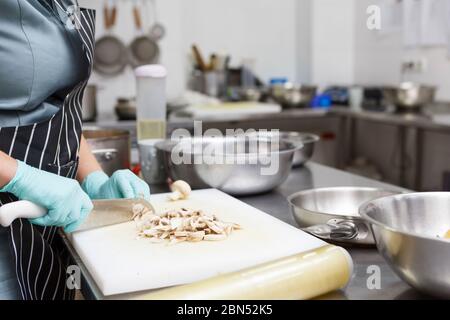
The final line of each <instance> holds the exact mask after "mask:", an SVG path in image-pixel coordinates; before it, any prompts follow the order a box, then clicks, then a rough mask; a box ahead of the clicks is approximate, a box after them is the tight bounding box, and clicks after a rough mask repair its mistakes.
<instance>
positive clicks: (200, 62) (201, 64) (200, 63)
mask: <svg viewBox="0 0 450 320" xmlns="http://www.w3.org/2000/svg"><path fill="white" fill-rule="evenodd" d="M192 53H193V56H194V59H195V62H196V64H197V68H198V69H199V70H200V71H202V72H206V71H207V70H208V66H207V65H206V62H205V59H203V55H202V54H201V52H200V49H199V48H198V46H197V45H196V44H193V45H192Z"/></svg>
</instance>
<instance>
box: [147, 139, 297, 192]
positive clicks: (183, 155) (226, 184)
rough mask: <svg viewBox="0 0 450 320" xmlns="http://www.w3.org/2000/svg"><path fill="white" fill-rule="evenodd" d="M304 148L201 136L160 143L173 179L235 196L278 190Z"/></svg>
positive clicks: (284, 144) (196, 187) (279, 142)
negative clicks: (297, 152) (294, 160)
mask: <svg viewBox="0 0 450 320" xmlns="http://www.w3.org/2000/svg"><path fill="white" fill-rule="evenodd" d="M269 145H270V146H271V147H269ZM238 146H239V147H238ZM255 146H256V149H257V150H256V149H255ZM240 147H242V149H238V148H240ZM301 147H302V145H301V144H299V143H295V142H289V141H283V140H273V141H271V140H270V139H264V138H250V137H245V138H242V137H240V138H238V137H226V138H223V137H220V138H219V137H218V138H212V137H211V138H207V137H203V138H200V137H199V138H186V139H182V140H181V141H178V142H177V141H171V140H166V141H164V142H160V143H158V144H156V148H158V149H160V150H162V151H163V152H164V163H165V167H166V171H167V173H168V175H169V177H170V178H171V179H172V180H185V181H187V182H188V183H189V184H190V185H191V187H193V188H194V189H202V188H208V187H213V188H217V189H220V190H222V191H224V192H226V193H229V194H233V195H249V194H257V193H262V192H267V191H270V190H272V189H274V188H276V187H278V186H279V185H280V184H282V183H283V182H284V181H285V180H286V178H287V177H288V175H289V173H290V172H291V167H292V160H293V158H294V153H295V152H296V151H297V150H299V149H300V148H301ZM271 148H272V149H271ZM211 151H212V152H211Z"/></svg>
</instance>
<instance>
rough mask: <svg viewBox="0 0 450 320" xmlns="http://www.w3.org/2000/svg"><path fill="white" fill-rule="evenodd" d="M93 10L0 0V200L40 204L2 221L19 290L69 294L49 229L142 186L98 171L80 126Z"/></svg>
mask: <svg viewBox="0 0 450 320" xmlns="http://www.w3.org/2000/svg"><path fill="white" fill-rule="evenodd" d="M94 18H95V15H94V12H93V11H92V10H86V9H79V8H78V4H77V3H76V0H2V1H0V205H1V204H5V203H8V202H12V201H17V200H18V199H23V200H30V201H32V202H35V203H37V204H39V205H41V206H43V207H45V208H47V209H48V214H47V215H46V216H44V217H42V218H39V219H34V220H27V219H19V220H16V221H15V222H14V223H13V224H12V226H11V227H10V229H9V230H8V234H9V244H10V248H11V252H12V257H13V259H12V260H13V261H11V263H12V264H14V267H15V273H16V276H17V280H18V284H19V289H20V293H21V295H22V297H23V298H24V299H69V298H72V297H73V294H74V292H73V290H69V288H67V286H66V280H67V273H66V268H67V266H68V265H69V264H70V263H71V261H69V255H68V254H67V252H66V251H65V247H64V245H63V244H62V242H61V241H60V240H61V239H60V237H59V235H58V233H57V229H58V227H63V228H65V231H66V232H72V231H74V230H76V229H77V227H79V226H80V224H81V223H82V222H83V221H84V219H85V218H86V216H87V215H88V214H89V212H90V211H91V209H92V202H91V199H111V198H134V197H138V196H143V197H148V196H149V195H150V191H149V188H148V186H147V185H146V184H145V183H144V182H143V181H141V180H140V179H138V178H137V177H136V176H135V175H133V174H132V173H131V172H130V171H128V170H127V171H118V172H116V173H115V174H114V175H113V176H112V177H108V176H107V175H106V174H105V173H104V172H103V171H101V168H100V166H99V164H98V162H97V161H96V160H95V157H94V156H93V155H92V153H91V151H90V150H89V147H88V145H87V143H86V140H85V139H84V138H83V136H82V134H81V129H82V124H81V101H82V96H83V92H84V88H85V86H86V82H87V79H88V78H89V75H90V71H91V66H92V57H93V43H94ZM3 231H4V230H3Z"/></svg>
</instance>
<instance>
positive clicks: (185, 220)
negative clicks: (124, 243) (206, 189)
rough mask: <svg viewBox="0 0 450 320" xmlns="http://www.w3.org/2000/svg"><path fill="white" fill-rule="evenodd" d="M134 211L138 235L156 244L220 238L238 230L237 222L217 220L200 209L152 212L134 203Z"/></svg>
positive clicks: (216, 239) (239, 227) (217, 239)
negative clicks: (161, 212)
mask: <svg viewBox="0 0 450 320" xmlns="http://www.w3.org/2000/svg"><path fill="white" fill-rule="evenodd" d="M133 214H134V217H133V219H134V221H135V222H136V226H137V229H138V231H139V236H140V237H144V238H149V239H150V240H151V241H152V242H155V243H160V242H165V241H168V242H169V243H170V244H175V243H179V242H184V241H187V242H199V241H220V240H225V239H226V238H227V237H228V236H229V235H230V234H231V233H232V232H233V231H234V230H239V229H241V226H239V225H238V224H236V223H230V222H223V221H220V220H219V219H217V217H216V216H214V215H207V214H205V213H203V212H202V211H201V210H191V209H185V208H182V209H179V210H169V211H167V212H165V213H163V214H155V213H154V212H153V211H150V210H148V209H147V208H145V207H144V206H143V205H141V204H136V205H135V206H134V207H133Z"/></svg>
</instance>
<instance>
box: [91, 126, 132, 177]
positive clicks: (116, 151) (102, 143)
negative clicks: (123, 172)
mask: <svg viewBox="0 0 450 320" xmlns="http://www.w3.org/2000/svg"><path fill="white" fill-rule="evenodd" d="M83 135H84V137H85V138H86V141H87V142H88V144H89V146H90V147H91V149H92V153H93V154H94V156H95V158H96V159H97V161H98V162H99V163H100V165H101V167H102V169H103V171H105V172H106V174H108V175H112V174H113V173H114V172H115V171H117V170H120V169H129V168H130V157H131V156H130V153H131V141H130V133H129V132H128V131H126V130H116V129H99V128H95V127H94V128H85V129H84V130H83Z"/></svg>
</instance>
